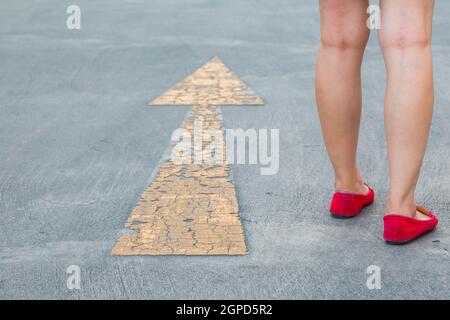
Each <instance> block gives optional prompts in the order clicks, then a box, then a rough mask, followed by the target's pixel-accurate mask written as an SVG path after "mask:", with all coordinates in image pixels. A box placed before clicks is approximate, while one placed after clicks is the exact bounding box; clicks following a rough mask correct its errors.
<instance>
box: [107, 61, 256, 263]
mask: <svg viewBox="0 0 450 320" xmlns="http://www.w3.org/2000/svg"><path fill="white" fill-rule="evenodd" d="M260 104H263V101H262V100H261V99H260V98H258V97H257V96H256V95H255V94H254V93H253V92H252V91H251V90H250V89H249V88H248V87H247V86H246V85H245V84H244V83H243V82H242V81H241V80H240V79H239V78H238V77H237V76H236V75H234V74H233V73H232V72H231V71H230V69H228V68H227V66H225V65H224V64H223V63H222V61H221V60H220V59H219V58H217V57H214V58H213V59H211V60H210V61H209V62H208V63H206V64H205V65H203V66H202V67H201V68H199V69H198V70H197V71H195V72H194V73H193V74H191V75H190V76H188V77H187V78H186V79H184V80H183V81H182V82H180V83H178V84H176V85H175V86H174V87H172V88H170V89H169V90H167V91H166V92H165V93H164V94H162V95H161V96H159V97H158V98H156V99H155V100H153V101H151V102H150V105H152V106H154V105H191V106H192V112H191V113H190V114H189V115H188V117H187V119H186V120H184V122H183V123H182V125H181V128H183V129H184V130H186V132H188V133H190V134H191V135H192V136H194V135H195V132H194V131H195V128H194V127H195V123H196V121H199V122H201V123H202V131H201V138H202V139H203V138H205V139H207V138H206V137H204V133H203V132H207V131H208V130H209V129H216V130H217V129H219V130H220V132H221V134H222V141H224V139H223V127H222V121H221V119H220V114H219V110H217V108H216V106H221V105H260ZM222 147H223V149H222V153H223V155H224V157H223V158H224V160H225V161H223V162H222V163H217V162H200V163H197V162H191V163H178V162H177V163H174V162H173V161H172V160H166V161H164V162H163V163H161V164H160V166H159V173H158V175H157V176H156V178H155V180H154V181H153V182H152V183H151V185H150V186H149V187H148V188H147V189H146V190H145V191H144V192H143V193H142V195H141V198H140V200H139V202H138V203H137V205H136V207H135V208H134V209H133V212H132V214H131V216H130V217H129V219H128V221H127V223H126V225H125V227H126V228H127V229H130V230H132V231H133V233H132V234H128V235H124V236H121V237H120V238H119V239H118V240H117V243H116V246H115V247H114V248H113V250H112V254H113V255H245V254H247V248H246V245H245V238H244V232H243V228H242V224H241V222H240V220H239V208H238V202H237V198H236V191H235V187H234V185H233V183H232V181H231V180H230V176H229V173H230V169H229V164H228V163H227V162H226V146H225V145H224V144H223V146H222ZM194 148H195V147H194ZM197 151H198V150H197ZM194 152H195V150H194Z"/></svg>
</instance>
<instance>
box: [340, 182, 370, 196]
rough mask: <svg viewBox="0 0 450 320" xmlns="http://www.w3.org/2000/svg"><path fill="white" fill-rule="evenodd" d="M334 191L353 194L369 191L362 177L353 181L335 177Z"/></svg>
mask: <svg viewBox="0 0 450 320" xmlns="http://www.w3.org/2000/svg"><path fill="white" fill-rule="evenodd" d="M335 191H336V192H347V193H354V194H366V193H367V192H368V191H369V188H368V187H367V185H366V184H365V183H364V181H363V180H362V179H357V180H355V181H343V180H339V179H336V182H335Z"/></svg>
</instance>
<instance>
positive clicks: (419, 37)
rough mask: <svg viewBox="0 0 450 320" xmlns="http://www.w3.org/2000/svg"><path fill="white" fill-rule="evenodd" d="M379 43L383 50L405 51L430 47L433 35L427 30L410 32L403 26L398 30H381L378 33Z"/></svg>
mask: <svg viewBox="0 0 450 320" xmlns="http://www.w3.org/2000/svg"><path fill="white" fill-rule="evenodd" d="M378 41H379V43H380V46H381V48H382V49H383V50H386V49H397V50H403V49H407V48H411V47H422V48H425V47H428V46H430V44H431V35H430V34H429V33H428V32H427V30H426V29H425V28H423V29H415V30H408V29H407V28H402V27H401V26H399V27H397V28H383V27H382V28H381V29H380V31H379V32H378Z"/></svg>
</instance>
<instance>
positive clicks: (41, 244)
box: [0, 0, 450, 299]
mask: <svg viewBox="0 0 450 320" xmlns="http://www.w3.org/2000/svg"><path fill="white" fill-rule="evenodd" d="M70 4H78V5H79V6H80V7H81V19H82V21H81V23H82V24H81V30H68V29H67V28H66V25H65V21H66V17H67V14H66V8H67V6H68V5H70ZM436 6H437V8H436V13H435V24H434V38H433V45H434V63H435V79H436V110H435V115H434V120H433V127H432V130H431V139H430V144H429V148H428V153H427V156H426V158H425V161H424V168H423V172H422V176H421V179H420V183H419V188H418V192H417V198H418V201H419V202H420V203H421V204H423V205H424V206H426V207H428V208H430V209H432V210H433V211H434V212H435V213H436V214H437V215H438V217H439V219H440V225H439V227H438V229H437V230H436V231H435V232H434V233H431V234H429V235H426V236H425V237H423V238H421V239H420V240H418V241H416V242H414V243H412V244H410V245H408V246H400V247H398V246H388V245H386V244H385V243H384V242H383V240H382V216H383V213H384V197H385V196H386V191H387V169H386V168H387V161H386V144H385V139H384V131H383V93H384V80H385V71H384V66H383V61H382V57H381V54H380V50H379V47H378V44H377V41H376V37H375V35H374V34H373V35H372V37H371V40H370V44H369V47H368V49H367V54H366V56H365V62H364V70H363V77H364V81H363V86H364V97H363V100H364V113H363V119H362V131H361V138H360V148H359V158H360V162H361V167H362V170H363V172H364V174H365V176H366V178H367V180H368V182H369V183H370V184H371V185H372V186H373V187H374V188H375V189H376V191H377V199H376V204H375V205H374V206H372V207H370V208H368V209H367V210H365V213H364V214H362V215H361V216H359V217H357V218H355V219H352V220H335V219H332V218H330V217H329V214H328V211H327V210H328V203H329V200H330V196H331V194H332V180H331V177H332V172H331V167H330V164H329V162H328V159H327V156H326V152H325V148H324V145H323V142H322V138H321V134H320V127H319V123H318V118H317V114H316V111H315V102H314V85H313V77H314V62H315V52H316V49H317V42H318V23H319V17H318V9H317V3H316V1H298V0H283V1H270V0H263V1H261V0H260V1H256V0H250V1H241V0H217V1H207V0H191V1H182V0H152V1H144V0H141V1H140V0H134V1H132V0H129V1H106V0H99V1H87V0H86V1H85V0H83V1H82V0H77V1H56V0H52V1H50V0H43V1H2V2H1V10H0V115H1V116H0V219H1V220H0V298H2V299H12V298H20V299H31V298H44V299H56V298H62V299H103V298H112V299H129V298H137V299H147V298H149V299H187V298H197V299H206V298H210V299H222V298H227V299H243V298H246V299H253V298H258V299H259V298H270V299H278V298H280V299H293V298H296V299H315V298H325V299H340V298H355V299H377V298H382V299H390V298H392V299H413V298H425V299H439V298H447V299H448V298H450V253H449V250H450V231H449V222H450V221H449V217H450V215H449V213H450V196H449V195H450V160H449V159H450V122H449V120H448V119H449V118H450V109H449V108H448V106H449V105H450V90H449V83H450V60H449V56H450V33H449V32H448V30H450V19H448V17H450V2H449V1H436ZM215 55H217V56H219V57H220V58H221V59H222V60H223V61H224V62H225V63H226V64H227V65H228V66H229V67H230V68H231V69H232V70H233V71H234V72H235V73H236V74H237V75H239V77H240V78H241V79H243V80H244V81H245V82H246V83H247V84H248V85H249V87H251V88H252V89H253V90H254V91H255V92H256V93H257V94H258V95H259V96H261V97H262V98H263V99H264V100H265V102H266V104H265V105H264V106H262V107H246V106H242V107H223V108H221V110H222V115H223V119H224V123H225V127H226V128H243V129H248V128H269V129H270V128H278V129H280V170H279V173H278V174H277V175H274V176H262V175H260V173H259V167H258V166H255V165H235V166H233V168H232V170H233V180H234V183H235V185H236V188H237V193H238V199H239V204H240V210H241V219H242V222H243V225H244V228H245V236H246V241H247V245H248V249H249V255H248V256H244V257H226V256H221V257H182V256H160V257H153V256H142V257H112V256H110V251H111V249H112V247H113V246H114V244H115V241H116V239H117V237H118V235H119V234H120V232H121V230H122V228H123V225H124V223H125V221H126V219H127V218H128V216H129V214H130V211H131V209H132V208H133V207H134V205H135V204H136V202H137V199H138V198H139V195H140V193H141V192H142V191H143V190H144V189H145V188H146V187H147V186H148V184H149V183H150V179H151V176H152V172H153V170H154V169H155V168H156V167H157V165H158V162H159V161H160V159H161V156H162V155H163V153H164V151H165V150H166V148H167V147H168V145H169V139H170V135H171V133H172V131H173V130H175V129H176V128H177V127H178V126H179V124H180V123H181V121H182V120H183V118H184V117H185V115H186V113H187V112H188V110H189V108H188V107H149V106H147V105H146V103H147V102H148V101H149V100H150V99H152V98H155V97H157V96H158V95H159V94H161V93H162V92H163V91H164V90H165V89H167V88H168V87H169V86H171V85H172V84H174V83H176V82H177V81H179V80H182V79H183V78H184V77H185V76H186V75H188V74H190V73H191V72H192V71H194V70H195V69H196V68H198V67H200V66H201V65H202V64H204V63H205V62H207V61H208V60H209V59H210V58H211V57H213V56H215ZM70 265H78V266H80V268H81V289H80V290H69V289H68V288H67V287H66V280H67V277H68V275H67V274H66V268H67V267H68V266H70ZM369 265H377V266H379V267H380V268H381V277H382V278H381V279H382V280H381V281H382V283H381V289H380V290H369V289H368V288H367V286H366V280H367V277H368V275H367V274H366V269H367V267H368V266H369Z"/></svg>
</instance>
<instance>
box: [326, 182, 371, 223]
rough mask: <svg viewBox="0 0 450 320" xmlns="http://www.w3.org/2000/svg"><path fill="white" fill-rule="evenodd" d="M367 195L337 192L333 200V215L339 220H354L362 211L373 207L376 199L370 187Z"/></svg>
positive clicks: (331, 207)
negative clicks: (367, 207)
mask: <svg viewBox="0 0 450 320" xmlns="http://www.w3.org/2000/svg"><path fill="white" fill-rule="evenodd" d="M367 187H368V188H369V191H368V192H367V194H353V193H346V192H336V193H335V194H334V196H333V200H331V205H330V212H331V215H332V216H334V217H337V218H352V217H354V216H356V215H358V214H359V213H360V212H361V210H362V209H363V208H364V207H366V206H368V205H371V204H372V203H373V201H374V199H375V192H374V191H373V190H372V189H371V188H370V187H369V186H367Z"/></svg>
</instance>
